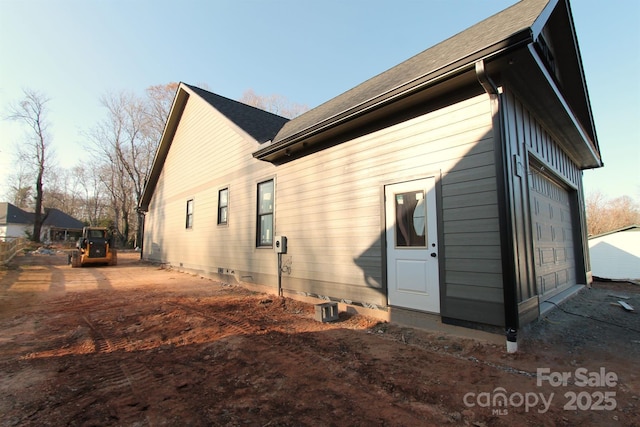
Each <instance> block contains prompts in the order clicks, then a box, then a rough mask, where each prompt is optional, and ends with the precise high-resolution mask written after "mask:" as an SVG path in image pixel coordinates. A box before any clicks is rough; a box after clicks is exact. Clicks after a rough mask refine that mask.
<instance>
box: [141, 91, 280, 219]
mask: <svg viewBox="0 0 640 427" xmlns="http://www.w3.org/2000/svg"><path fill="white" fill-rule="evenodd" d="M190 96H197V97H199V98H201V99H202V100H203V101H205V102H206V103H207V104H209V105H210V106H211V107H212V108H214V109H215V110H216V111H218V112H219V113H220V114H222V115H223V116H225V117H226V118H227V119H228V120H230V121H231V122H232V123H234V124H235V125H236V126H237V127H238V128H239V129H240V130H242V131H243V132H245V133H246V134H247V135H248V136H249V137H250V138H252V139H254V140H255V141H256V142H257V143H260V144H261V143H265V142H267V141H270V140H272V139H273V137H275V135H276V134H277V133H278V131H279V130H280V129H281V128H282V126H283V125H284V124H285V123H286V122H288V121H289V119H287V118H285V117H281V116H278V115H277V114H273V113H269V112H267V111H264V110H261V109H259V108H255V107H252V106H250V105H247V104H243V103H242V102H238V101H234V100H232V99H229V98H225V97H224V96H220V95H217V94H215V93H212V92H209V91H206V90H204V89H200V88H198V87H195V86H191V85H188V84H186V83H180V85H179V86H178V89H177V91H176V95H175V97H174V100H173V104H172V106H171V111H170V112H169V117H167V122H166V123H165V128H164V131H163V133H162V137H161V138H160V143H159V144H158V149H157V150H156V155H155V158H154V160H153V165H152V167H151V171H150V173H149V177H148V179H147V183H146V185H145V188H144V191H143V193H142V198H141V200H140V206H139V208H140V209H141V210H142V211H146V210H147V209H148V208H149V203H150V202H151V197H152V195H153V191H154V190H155V187H156V184H157V183H158V179H159V178H160V173H161V172H162V168H163V166H164V162H165V160H166V158H167V155H168V154H169V148H170V147H171V143H172V142H173V137H174V135H175V133H176V130H177V129H178V125H179V123H180V119H181V117H182V113H183V111H184V109H185V107H186V105H187V102H188V100H189V97H190Z"/></svg>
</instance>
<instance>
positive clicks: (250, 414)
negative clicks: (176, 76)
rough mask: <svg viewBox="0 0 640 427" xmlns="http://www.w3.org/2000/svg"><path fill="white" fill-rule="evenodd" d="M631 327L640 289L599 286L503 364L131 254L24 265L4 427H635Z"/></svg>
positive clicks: (5, 331)
mask: <svg viewBox="0 0 640 427" xmlns="http://www.w3.org/2000/svg"><path fill="white" fill-rule="evenodd" d="M611 295H616V296H615V297H614V296H611ZM619 297H628V299H625V300H624V301H626V302H627V303H629V304H630V305H632V306H634V307H635V308H636V311H635V312H627V311H625V310H624V309H622V308H621V307H620V306H617V305H616V306H614V305H612V303H615V301H618V300H620V299H621V298H619ZM561 310H564V311H561ZM638 311H640V286H638V285H634V284H630V283H596V284H594V287H593V288H592V289H588V290H585V291H583V292H582V293H581V294H579V295H578V296H576V297H575V298H574V299H572V300H570V301H568V302H567V303H565V304H563V305H561V309H557V310H555V311H553V312H552V313H551V314H550V315H549V316H547V317H546V318H544V319H542V320H540V321H538V322H536V323H535V324H534V325H533V326H531V327H530V328H528V329H527V330H526V331H523V332H521V334H520V335H521V339H522V341H521V342H520V345H519V351H518V352H517V353H514V354H509V353H507V352H506V351H505V346H504V345H496V344H491V343H487V342H483V341H478V340H472V339H463V338H456V337H453V336H449V335H445V334H443V333H433V332H428V331H423V330H418V329H411V328H407V327H402V326H398V325H392V324H387V323H380V322H378V321H376V320H375V319H372V318H367V317H365V316H362V315H348V314H347V313H341V314H340V319H339V321H337V322H333V323H320V322H317V321H315V320H314V307H313V305H309V304H305V303H301V302H297V301H294V300H291V299H287V298H278V297H276V296H273V295H265V294H259V293H255V292H250V291H248V290H246V289H244V288H241V287H235V286H223V285H221V284H219V283H217V282H214V281H211V280H208V279H202V278H199V277H196V276H192V275H189V274H186V273H181V272H178V271H174V270H170V269H163V268H161V267H160V266H157V265H151V264H146V263H142V262H140V261H139V259H138V254H136V253H130V254H124V253H122V254H120V255H119V265H118V266H116V267H91V268H81V269H72V268H71V267H69V266H68V265H67V258H66V256H65V255H64V254H54V255H29V256H26V255H21V256H19V257H17V258H15V259H14V262H13V263H12V265H10V266H9V267H8V268H4V269H2V270H0V425H2V426H18V425H19V426H48V425H51V426H59V425H71V426H107V425H108V426H111V425H122V426H146V425H150V426H156V425H177V426H186V425H188V426H200V425H201V426H211V425H224V426H244V425H248V426H306V425H313V426H372V425H386V426H417V425H425V426H430V425H434V426H435V425H438V426H441V425H453V426H476V427H482V426H516V425H517V426H556V425H567V426H574V425H580V424H581V425H584V426H591V425H602V426H612V425H621V426H634V425H640V378H639V373H640V369H638V361H639V360H640V358H639V356H640V316H638V314H637V312H638ZM523 335H524V337H522V336H523Z"/></svg>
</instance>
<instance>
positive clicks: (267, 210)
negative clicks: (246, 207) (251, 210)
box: [256, 179, 274, 247]
mask: <svg viewBox="0 0 640 427" xmlns="http://www.w3.org/2000/svg"><path fill="white" fill-rule="evenodd" d="M273 203H274V186H273V180H272V179H271V180H269V181H264V182H261V183H259V184H258V223H257V228H256V245H257V246H258V247H261V246H263V247H271V246H273Z"/></svg>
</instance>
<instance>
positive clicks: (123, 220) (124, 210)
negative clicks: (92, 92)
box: [5, 83, 178, 247]
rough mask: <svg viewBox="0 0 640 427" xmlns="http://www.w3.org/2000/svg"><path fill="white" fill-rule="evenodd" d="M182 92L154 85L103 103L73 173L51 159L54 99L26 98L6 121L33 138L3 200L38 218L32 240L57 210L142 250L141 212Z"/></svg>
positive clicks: (20, 152)
mask: <svg viewBox="0 0 640 427" xmlns="http://www.w3.org/2000/svg"><path fill="white" fill-rule="evenodd" d="M177 87H178V84H177V83H169V84H166V85H157V86H151V87H149V88H147V89H146V90H145V92H144V95H142V96H138V95H135V94H132V93H127V92H121V93H117V94H108V95H105V96H103V97H102V98H101V100H100V102H101V104H102V106H103V107H104V108H105V116H104V118H103V119H102V120H101V121H100V122H99V123H97V124H96V125H95V126H94V127H93V128H91V129H89V130H88V131H86V133H85V134H84V138H85V140H86V141H87V143H86V145H85V149H86V151H82V152H81V153H78V154H79V155H78V163H77V164H76V165H75V166H74V167H72V168H70V169H65V168H61V167H59V166H57V164H56V162H55V158H54V156H53V153H54V151H53V148H54V145H53V144H52V141H53V137H52V135H51V134H50V133H49V120H48V111H49V110H48V108H49V103H50V99H49V98H47V97H46V95H44V94H43V93H41V92H37V91H32V90H25V91H24V98H23V99H21V100H20V101H18V102H17V103H15V104H13V105H12V106H11V107H10V111H9V115H8V118H9V119H11V120H15V121H18V122H21V123H22V124H23V125H25V128H26V130H27V133H28V135H29V136H28V138H27V140H26V141H20V143H19V144H15V146H16V157H17V159H16V160H17V161H16V162H15V165H16V166H15V169H14V170H13V173H12V174H11V176H10V178H9V182H8V184H9V191H8V194H6V195H5V196H6V197H7V199H8V201H9V202H10V203H13V204H14V205H16V206H18V207H20V208H22V209H25V210H29V211H32V212H35V213H36V225H35V227H34V232H33V234H32V238H33V239H34V240H37V239H38V237H39V235H40V224H38V221H40V223H41V222H42V221H43V220H44V219H45V215H46V209H47V208H57V209H60V210H61V211H63V212H65V213H67V214H69V215H71V216H73V217H75V218H77V219H79V220H81V221H83V222H85V224H87V225H94V226H105V227H112V228H114V229H115V230H116V231H117V234H118V236H119V239H120V244H122V245H125V246H131V247H134V246H138V245H139V243H140V241H141V240H140V239H141V236H140V232H141V230H142V227H141V225H142V224H141V220H142V219H141V218H140V216H139V214H138V213H137V210H136V209H137V206H138V202H139V200H140V198H141V196H142V191H143V189H144V183H145V179H146V177H147V175H148V173H149V171H150V168H151V165H152V162H153V157H154V155H155V151H156V147H157V144H158V142H159V141H160V137H161V135H162V131H163V129H164V124H165V121H166V119H167V116H168V114H169V110H170V108H171V104H172V102H173V97H174V95H175V92H176V89H177ZM38 214H40V215H39V216H40V218H38Z"/></svg>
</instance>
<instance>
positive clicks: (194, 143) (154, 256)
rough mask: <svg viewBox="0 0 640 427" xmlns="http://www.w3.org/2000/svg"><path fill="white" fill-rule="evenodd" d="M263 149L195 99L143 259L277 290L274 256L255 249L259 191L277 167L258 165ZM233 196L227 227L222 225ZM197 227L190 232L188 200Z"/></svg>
mask: <svg viewBox="0 0 640 427" xmlns="http://www.w3.org/2000/svg"><path fill="white" fill-rule="evenodd" d="M258 148H259V144H258V143H257V142H255V141H254V140H253V139H251V138H250V137H249V136H248V135H246V134H245V133H244V132H243V131H242V130H240V129H239V128H237V127H236V126H235V125H234V124H233V123H232V122H230V121H229V120H228V119H227V118H226V117H224V116H223V115H222V114H220V113H219V112H218V111H216V110H215V109H213V108H212V107H211V106H210V105H209V104H208V103H206V102H205V101H203V100H202V99H200V98H199V97H198V96H195V95H191V96H190V98H189V100H188V101H187V104H186V106H185V109H184V112H183V114H182V117H181V119H180V123H179V125H178V128H177V130H176V133H175V136H174V138H173V142H172V144H171V147H170V149H169V152H168V154H167V158H166V160H165V163H164V167H163V169H162V172H161V174H160V177H159V179H158V183H157V185H156V188H155V191H154V193H153V197H152V199H151V202H150V205H149V211H148V213H147V214H146V218H145V247H144V252H145V254H144V256H145V258H147V259H149V260H154V261H158V262H163V263H168V264H171V265H174V266H176V267H180V268H184V269H187V270H190V271H195V272H198V273H201V274H204V275H210V274H217V273H218V272H222V273H224V274H230V275H233V276H235V278H236V279H238V280H243V281H247V282H253V281H255V282H267V283H265V284H268V285H274V286H275V285H277V283H276V277H277V276H276V272H277V264H276V258H275V256H274V253H273V250H271V249H256V245H255V241H256V237H255V233H256V197H257V195H256V192H257V183H258V182H260V181H263V180H267V179H271V178H273V177H274V176H275V167H274V166H273V165H271V164H269V163H266V162H259V161H257V160H255V159H253V157H252V155H251V153H253V152H254V151H256V150H257V149H258ZM223 188H228V189H229V206H228V215H229V217H228V224H227V225H218V224H217V212H218V211H217V208H218V191H219V190H220V189H223ZM190 199H193V203H194V207H193V227H192V228H191V229H186V227H185V225H186V223H185V221H186V205H187V200H190Z"/></svg>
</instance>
